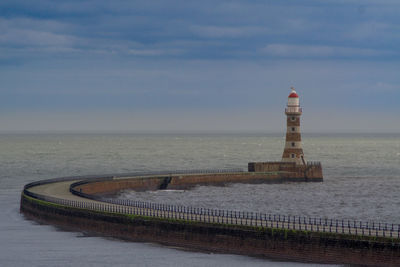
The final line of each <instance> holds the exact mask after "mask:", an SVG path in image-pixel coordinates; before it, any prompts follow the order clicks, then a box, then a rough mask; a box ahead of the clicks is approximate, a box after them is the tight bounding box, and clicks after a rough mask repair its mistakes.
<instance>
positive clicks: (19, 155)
mask: <svg viewBox="0 0 400 267" xmlns="http://www.w3.org/2000/svg"><path fill="white" fill-rule="evenodd" d="M283 146H284V137H283V136H282V135H263V134H209V135H207V134H201V135H200V134H199V135H195V134H192V135H190V134H165V135H161V134H2V135H0V208H1V213H0V218H1V220H0V265H1V266H77V265H79V266H110V265H114V266H301V265H304V264H302V263H289V262H276V261H270V260H268V259H259V258H253V257H246V256H238V255H229V254H209V253H201V252H194V251H185V250H183V249H180V248H171V247H166V246H161V245H157V244H148V243H135V242H124V241H120V240H116V239H109V238H103V237H98V236H91V235H87V234H86V233H81V232H68V231H63V230H62V229H59V228H57V227H54V226H51V225H39V224H37V223H36V222H34V221H31V220H27V219H25V218H24V216H23V215H22V214H20V213H19V199H20V192H21V190H22V188H23V185H24V184H26V183H29V182H31V181H36V180H41V179H47V178H54V177H61V176H71V175H86V174H105V173H124V172H135V171H160V170H180V169H223V168H244V169H246V167H247V163H248V162H251V161H276V160H279V159H280V157H281V153H282V151H283ZM303 148H304V152H305V157H306V159H307V160H312V161H321V162H322V166H323V171H324V181H323V182H322V183H283V184H231V185H227V186H225V187H216V186H208V187H205V186H197V187H195V188H193V189H192V190H166V191H153V192H133V191H124V192H121V194H119V196H118V197H121V198H130V199H140V200H146V201H151V202H156V203H169V204H177V205H185V206H192V207H213V208H218V209H227V210H238V211H253V212H263V213H271V214H281V215H296V216H308V217H321V218H332V219H345V220H347V219H349V220H363V221H381V222H387V223H394V224H400V196H399V191H400V190H399V189H400V134H335V135H326V134H325V135H319V134H308V135H307V134H304V135H303ZM307 265H309V264H307Z"/></svg>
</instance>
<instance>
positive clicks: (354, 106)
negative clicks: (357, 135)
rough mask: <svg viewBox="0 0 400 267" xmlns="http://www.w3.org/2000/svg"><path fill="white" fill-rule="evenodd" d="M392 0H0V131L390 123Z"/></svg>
mask: <svg viewBox="0 0 400 267" xmlns="http://www.w3.org/2000/svg"><path fill="white" fill-rule="evenodd" d="M399 14H400V1H398V0H364V1H353V0H336V1H331V0H324V1H322V0H320V1H313V0H303V1H298V0H293V1H285V0H283V1H258V0H254V1H245V0H243V1H241V0H237V1H234V0H232V1H227V0H226V1H224V0H222V1H217V0H213V1H208V0H203V1H190V0H186V1H178V0H168V1H161V0H160V1H158V0H151V1H149V0H146V1H120V0H114V1H105V0H90V1H85V0H63V1H50V0H35V1H26V0H2V1H0V132H14V131H71V132H74V131H99V132H100V131H117V132H118V131H123V132H124V131H127V132H225V131H226V132H261V133H263V132H266V133H269V132H282V131H284V130H285V123H286V122H285V114H284V108H285V105H286V102H287V96H288V94H289V93H290V87H291V86H294V87H295V88H296V90H297V92H298V94H299V95H300V101H301V105H302V106H303V116H302V130H303V131H304V132H400V118H399V116H398V114H399V112H400V105H399V103H398V101H400V16H399Z"/></svg>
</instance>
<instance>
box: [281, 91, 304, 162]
mask: <svg viewBox="0 0 400 267" xmlns="http://www.w3.org/2000/svg"><path fill="white" fill-rule="evenodd" d="M291 89H292V92H291V93H290V95H289V97H288V104H287V107H286V109H285V114H286V116H287V122H286V125H287V128H286V143H285V149H284V150H283V155H282V161H283V162H295V163H296V164H297V165H305V164H306V162H305V160H304V153H303V148H302V146H301V133H300V116H301V114H302V109H301V107H300V102H299V96H298V94H297V93H296V91H295V90H294V87H291Z"/></svg>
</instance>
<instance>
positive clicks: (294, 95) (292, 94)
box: [289, 87, 299, 98]
mask: <svg viewBox="0 0 400 267" xmlns="http://www.w3.org/2000/svg"><path fill="white" fill-rule="evenodd" d="M290 89H292V92H291V93H290V95H289V98H296V97H297V98H298V97H299V95H298V94H297V93H296V91H295V90H294V87H290Z"/></svg>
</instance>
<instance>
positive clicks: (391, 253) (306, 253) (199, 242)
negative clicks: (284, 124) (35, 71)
mask: <svg viewBox="0 0 400 267" xmlns="http://www.w3.org/2000/svg"><path fill="white" fill-rule="evenodd" d="M279 175H280V174H279V173H251V174H249V173H247V172H222V171H221V172H219V173H184V174H179V173H176V174H173V173H168V172H167V173H164V174H162V173H158V174H154V175H151V174H147V175H139V176H136V177H132V175H128V176H125V177H121V176H115V175H111V176H104V177H84V178H82V177H70V178H64V179H58V180H57V179H54V180H49V181H39V182H37V183H33V184H29V185H27V186H26V187H25V189H24V191H23V194H22V197H21V211H22V212H24V213H25V214H27V216H29V217H32V218H35V219H37V220H42V221H47V222H50V223H54V224H58V225H62V226H65V227H71V228H73V229H80V230H85V231H93V232H96V233H102V234H105V235H111V236H114V237H120V238H125V239H130V240H136V241H150V242H159V243H162V244H167V245H173V246H181V247H189V248H193V249H200V250H208V251H217V252H229V253H239V254H246V255H254V256H265V257H269V258H276V259H285V260H288V259H289V260H297V261H310V262H325V263H353V264H371V265H374V264H378V263H379V264H382V263H386V264H394V263H399V262H398V261H399V259H398V258H399V239H398V235H399V227H398V226H397V225H391V226H390V225H389V226H388V225H378V224H377V225H375V224H373V225H371V224H366V223H360V222H344V221H335V220H322V219H319V220H318V219H317V218H302V217H290V216H279V215H278V216H276V215H275V216H273V215H268V214H260V213H251V212H238V211H223V210H212V209H198V208H192V207H180V206H173V205H168V204H160V203H158V204H157V203H146V202H132V201H128V200H116V199H101V195H104V194H107V193H110V192H116V191H118V190H121V189H124V188H130V189H135V187H137V189H138V190H148V189H152V190H155V189H160V188H161V187H163V186H165V183H166V180H167V182H168V185H171V186H173V185H175V186H178V187H179V186H184V184H185V181H187V182H188V184H189V186H193V185H194V184H195V183H196V182H204V184H207V183H210V179H211V178H210V177H214V180H215V181H218V183H223V182H237V181H240V182H250V181H252V179H251V178H254V181H256V182H261V180H263V179H264V180H265V181H268V182H281V181H284V177H283V176H279ZM229 177H231V178H229ZM250 177H251V178H250ZM217 178H218V179H217ZM173 181H175V182H174V183H173ZM178 182H179V183H178ZM61 183H63V184H62V185H63V189H64V191H62V192H54V193H53V191H52V190H53V189H54V191H57V190H59V189H60V188H61V186H58V185H60V184H61ZM57 184H58V185H57ZM185 186H186V185H185ZM41 187H42V189H43V187H45V189H43V190H42V191H41V189H40V188H41ZM52 188H53V189H52ZM107 188H108V190H106V189H107ZM43 192H46V194H43ZM66 192H67V193H68V192H69V193H70V195H67V194H66ZM61 196H62V197H61Z"/></svg>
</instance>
